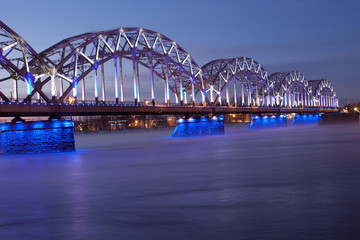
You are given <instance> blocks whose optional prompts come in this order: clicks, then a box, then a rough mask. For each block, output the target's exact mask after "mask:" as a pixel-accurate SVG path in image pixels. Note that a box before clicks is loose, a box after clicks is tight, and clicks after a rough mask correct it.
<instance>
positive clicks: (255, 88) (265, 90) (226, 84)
mask: <svg viewBox="0 0 360 240" xmlns="http://www.w3.org/2000/svg"><path fill="white" fill-rule="evenodd" d="M202 70H203V72H204V75H205V78H206V87H207V90H206V92H208V94H210V101H211V103H213V104H214V103H218V104H220V105H221V104H222V102H223V100H222V94H225V102H226V105H234V106H237V105H240V106H273V105H274V97H273V92H272V90H271V88H270V87H269V86H270V81H269V79H268V77H267V75H268V73H267V72H266V71H265V69H264V68H263V67H262V66H261V65H260V64H259V63H258V62H256V61H255V60H254V59H252V58H246V57H241V58H233V59H219V60H214V61H211V62H209V63H207V64H206V65H204V66H203V67H202ZM230 85H233V86H232V90H233V94H232V95H233V96H232V99H230V93H229V88H230ZM239 87H240V89H241V90H240V91H239V93H238V88H239Z"/></svg>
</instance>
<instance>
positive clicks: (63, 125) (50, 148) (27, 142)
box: [1, 119, 75, 154]
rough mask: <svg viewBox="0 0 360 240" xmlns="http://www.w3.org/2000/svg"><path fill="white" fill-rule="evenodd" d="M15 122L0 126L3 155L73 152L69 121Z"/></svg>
mask: <svg viewBox="0 0 360 240" xmlns="http://www.w3.org/2000/svg"><path fill="white" fill-rule="evenodd" d="M15 121H16V122H14V123H3V124H2V125H1V143H2V148H3V151H4V153H6V154H17V153H40V152H70V151H75V140H74V123H73V122H72V121H71V120H52V121H37V122H24V121H21V119H18V120H16V119H15Z"/></svg>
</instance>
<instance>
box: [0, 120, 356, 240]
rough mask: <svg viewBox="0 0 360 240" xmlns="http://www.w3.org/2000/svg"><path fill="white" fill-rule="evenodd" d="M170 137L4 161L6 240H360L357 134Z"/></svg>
mask: <svg viewBox="0 0 360 240" xmlns="http://www.w3.org/2000/svg"><path fill="white" fill-rule="evenodd" d="M172 130H173V129H158V130H135V131H128V132H117V133H97V134H77V135H76V136H75V137H76V148H77V151H76V152H73V153H52V154H34V155H12V156H11V155H10V156H7V155H0V239H1V240H7V239H11V240H12V239H21V240H22V239H90V240H91V239H107V240H109V239H181V240H185V239H277V240H278V239H327V240H328V239H360V125H332V126H321V125H320V126H318V125H306V126H292V127H283V128H274V129H258V130H248V129H247V126H245V125H231V126H225V132H226V134H225V135H219V136H210V137H191V138H170V137H169V136H170V135H171V133H172Z"/></svg>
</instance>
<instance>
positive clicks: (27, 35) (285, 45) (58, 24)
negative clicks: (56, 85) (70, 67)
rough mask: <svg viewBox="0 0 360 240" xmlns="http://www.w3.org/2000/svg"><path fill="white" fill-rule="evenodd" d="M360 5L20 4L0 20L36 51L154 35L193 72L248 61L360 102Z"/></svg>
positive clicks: (229, 0)
mask: <svg viewBox="0 0 360 240" xmlns="http://www.w3.org/2000/svg"><path fill="white" fill-rule="evenodd" d="M359 13H360V2H359V1H356V0H343V1H338V0H287V1H285V0H252V1H250V0H247V1H243V0H221V1H219V0H215V1H214V0H207V1H196V0H182V1H162V0H151V1H149V0H148V1H147V0H137V1H122V0H101V1H94V0H62V1H52V0H32V1H28V0H27V1H26V0H18V1H4V2H2V3H1V8H0V16H1V20H2V21H3V22H5V23H6V24H7V25H8V26H9V27H11V28H12V29H13V30H14V31H16V32H17V33H18V34H20V35H21V36H22V37H23V38H24V39H25V40H26V41H27V42H28V43H29V44H30V45H31V46H32V47H33V48H34V49H35V50H36V51H38V52H41V51H42V50H44V49H45V48H47V47H49V46H51V45H53V44H55V43H57V42H58V41H60V40H62V39H64V38H67V37H70V36H73V35H77V34H80V33H84V32H91V31H101V30H108V29H113V28H118V27H143V28H148V29H151V30H154V31H158V32H160V33H162V34H163V35H165V36H167V37H169V38H171V39H173V40H174V41H176V42H177V43H178V44H179V45H180V46H182V47H183V48H184V49H185V50H186V51H187V52H188V53H190V54H191V56H192V57H193V58H194V59H195V61H196V62H197V63H198V64H199V66H202V65H204V64H205V63H207V62H209V61H211V60H214V59H218V58H231V57H241V56H247V57H251V58H253V59H255V60H256V61H258V62H259V63H261V64H262V65H263V66H264V68H265V69H266V70H267V71H268V72H269V74H271V73H274V72H279V71H290V70H298V71H300V72H302V73H303V74H304V75H305V76H306V78H307V79H308V80H312V79H320V78H327V79H329V80H330V81H331V82H332V84H333V86H334V87H335V91H336V92H337V95H338V98H339V99H343V101H344V99H350V100H353V101H354V100H360V74H359V70H360V14H359Z"/></svg>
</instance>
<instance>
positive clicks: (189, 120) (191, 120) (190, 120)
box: [188, 117, 196, 122]
mask: <svg viewBox="0 0 360 240" xmlns="http://www.w3.org/2000/svg"><path fill="white" fill-rule="evenodd" d="M195 121H196V120H195V119H194V118H192V117H190V118H189V119H188V122H195Z"/></svg>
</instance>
